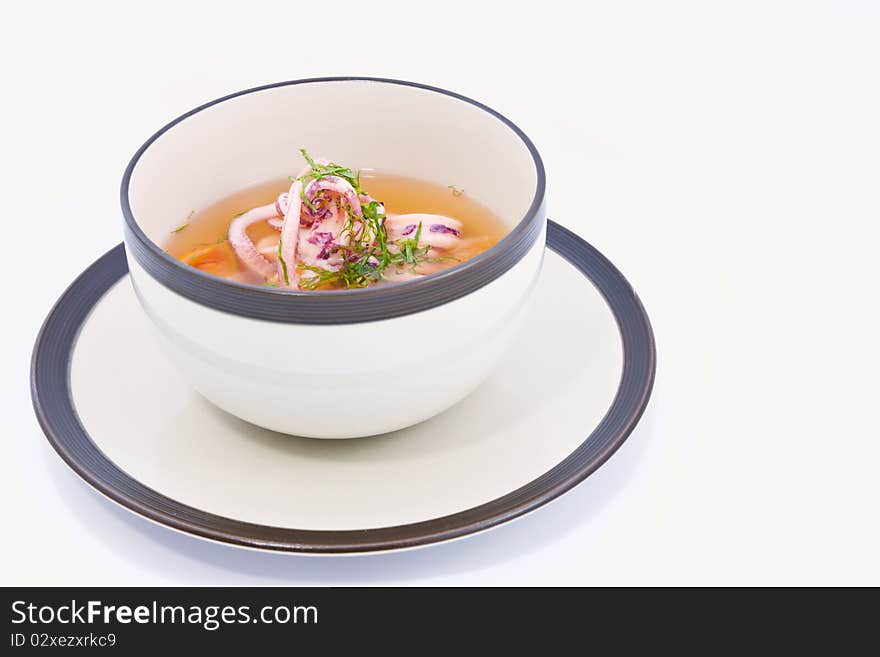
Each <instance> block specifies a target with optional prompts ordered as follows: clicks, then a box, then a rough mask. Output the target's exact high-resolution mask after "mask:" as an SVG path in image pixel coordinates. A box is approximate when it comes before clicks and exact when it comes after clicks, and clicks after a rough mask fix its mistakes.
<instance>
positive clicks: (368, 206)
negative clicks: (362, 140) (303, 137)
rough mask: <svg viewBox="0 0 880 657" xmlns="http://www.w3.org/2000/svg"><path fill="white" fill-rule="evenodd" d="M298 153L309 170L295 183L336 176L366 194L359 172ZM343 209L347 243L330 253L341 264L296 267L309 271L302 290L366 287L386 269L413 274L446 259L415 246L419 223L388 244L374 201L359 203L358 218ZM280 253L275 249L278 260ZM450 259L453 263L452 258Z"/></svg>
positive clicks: (382, 218) (381, 211)
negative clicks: (411, 232) (333, 268)
mask: <svg viewBox="0 0 880 657" xmlns="http://www.w3.org/2000/svg"><path fill="white" fill-rule="evenodd" d="M300 152H301V153H302V156H303V157H304V158H305V160H306V162H308V164H309V167H310V171H309V172H308V173H305V174H303V175H302V176H300V178H299V180H303V181H306V180H319V179H321V178H324V177H326V176H337V177H339V178H342V179H343V180H345V181H347V182H348V183H349V184H350V185H351V186H352V187H353V188H354V191H355V193H356V194H357V195H358V196H361V195H367V194H366V192H365V191H364V190H363V189H362V188H361V186H360V171H358V172H357V173H355V172H354V171H352V170H351V169H349V168H347V167H343V166H340V165H338V164H332V163H331V164H326V165H323V164H318V163H316V162H315V161H314V160H313V159H312V158H311V157H310V156H309V154H308V153H307V152H306V150H305V149H304V148H303V149H300ZM305 187H306V185H305V184H303V189H302V194H303V200H304V201H305V202H306V203H307V204H308V205H309V207H310V208H312V210H314V206H312V204H311V203H309V200H308V199H307V198H306V196H305ZM460 193H461V192H459V194H460ZM344 209H345V210H346V211H347V213H348V220H347V221H346V223H345V225H344V226H343V228H342V230H341V231H340V233H341V235H344V236H345V237H346V238H347V239H346V241H347V242H348V243H347V244H344V245H339V246H336V247H334V248H333V249H332V251H331V252H332V253H335V254H338V255H339V256H340V257H341V258H342V264H341V265H340V267H339V269H337V270H336V271H328V270H326V269H323V268H322V267H314V266H311V265H299V266H298V267H297V268H298V269H299V270H301V271H309V272H311V273H312V274H313V275H312V276H309V277H307V278H303V279H301V280H300V285H301V286H302V287H303V288H304V289H307V290H313V289H315V288H316V287H319V286H322V285H336V286H343V287H367V286H368V285H370V284H372V283H375V282H377V281H379V280H381V279H382V277H383V276H384V275H385V272H386V271H387V270H388V269H389V268H393V269H395V270H401V269H403V268H404V267H407V268H410V269H411V270H412V271H415V270H416V268H417V267H418V266H419V265H421V264H423V263H427V262H439V261H440V260H447V259H449V258H446V257H444V258H429V257H428V252H429V251H430V250H431V247H430V246H419V238H420V237H421V233H422V224H421V222H420V223H419V226H418V228H417V230H416V231H415V234H414V235H413V236H412V237H410V238H407V239H401V240H397V241H396V242H394V243H391V244H389V242H388V231H387V229H386V228H385V209H384V206H383V205H382V204H381V203H380V202H378V201H368V202H366V203H362V204H361V216H358V215H357V214H356V213H355V212H354V210H353V209H352V208H351V207H344ZM280 253H281V251H280V246H279V257H280ZM452 259H453V260H456V258H452ZM282 265H283V263H282ZM286 279H287V273H286V270H285V280H286Z"/></svg>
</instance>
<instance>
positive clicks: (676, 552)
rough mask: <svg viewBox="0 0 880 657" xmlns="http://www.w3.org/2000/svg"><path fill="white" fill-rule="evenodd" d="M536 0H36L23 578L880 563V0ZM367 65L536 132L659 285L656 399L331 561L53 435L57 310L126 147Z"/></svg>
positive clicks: (9, 390)
mask: <svg viewBox="0 0 880 657" xmlns="http://www.w3.org/2000/svg"><path fill="white" fill-rule="evenodd" d="M504 6H506V7H508V9H507V10H501V9H500V8H499V7H497V6H493V5H489V4H488V3H478V2H474V1H473V0H472V1H470V2H464V3H455V2H448V1H445V0H444V2H438V3H430V4H425V5H424V7H421V3H415V2H401V3H390V2H380V1H378V0H373V1H372V2H363V3H356V4H352V3H347V2H342V1H338V0H337V1H335V2H332V3H321V2H306V3H298V2H294V1H292V0H287V1H285V2H279V3H275V4H270V3H261V2H254V1H251V2H247V3H245V2H240V3H236V4H235V5H234V7H235V8H229V9H227V8H225V7H224V6H223V4H222V3H218V2H216V1H215V2H206V3H198V4H197V3H185V2H181V1H179V0H178V1H177V2H171V3H165V2H156V1H155V0H153V1H151V2H138V3H133V2H125V3H121V2H116V3H107V4H98V3H92V2H77V3H72V2H71V3H57V4H56V3H43V2H33V3H23V2H22V3H15V4H14V6H10V7H8V8H7V9H6V10H5V13H4V20H3V24H2V27H0V30H2V38H0V62H2V63H0V66H2V67H3V71H2V72H3V76H2V79H3V100H2V103H0V118H2V120H0V130H2V143H0V181H2V190H3V198H2V204H0V208H2V222H3V223H2V249H3V258H2V262H3V278H2V280H3V283H2V284H3V297H2V299H3V304H2V309H3V322H2V329H0V330H2V335H3V338H2V341H0V349H2V354H0V358H2V360H0V363H2V378H0V383H2V391H0V399H2V400H3V401H2V403H3V412H2V421H3V428H4V430H3V434H2V449H3V454H2V476H0V493H2V494H0V499H2V504H3V526H4V529H3V540H2V548H0V549H2V557H3V558H2V566H0V567H2V571H0V572H2V584H96V585H97V584H120V585H122V584H125V585H128V584H233V583H256V584H285V583H289V584H312V585H315V584H317V585H321V584H351V583H354V584H357V583H367V584H420V583H425V584H660V583H663V584H831V583H834V584H859V583H862V584H868V583H872V584H875V585H876V584H880V561H878V558H877V555H878V554H880V526H878V525H880V523H878V502H880V477H878V467H880V465H878V464H880V431H878V428H877V422H876V413H875V409H876V407H877V402H876V397H877V393H878V388H880V385H878V366H880V357H878V356H880V354H878V336H880V326H878V324H880V321H878V320H880V312H878V304H880V301H878V294H877V289H876V288H877V283H878V281H880V276H878V266H877V252H878V248H880V239H878V238H880V231H878V223H880V91H878V89H880V86H878V81H880V76H878V70H880V39H878V34H880V5H878V4H877V3H873V2H868V1H865V2H841V1H836V2H824V3H820V2H790V3H780V2H766V1H762V2H729V3H720V2H664V3H655V2H644V3H633V2H615V3H593V2H578V3H570V4H567V3H566V4H562V3H559V4H554V3H550V2H546V1H544V2H540V3H504ZM512 7H517V9H516V10H513V9H511V8H512ZM346 74H354V75H373V76H385V77H395V78H401V79H409V80H417V81H422V82H426V83H429V84H434V85H438V86H441V87H445V88H449V89H453V90H456V91H459V92H461V93H464V94H466V95H468V96H471V97H474V98H477V99H479V100H482V101H483V102H485V103H487V104H489V105H490V106H492V107H495V108H496V109H498V110H499V111H501V112H502V113H503V114H505V115H507V116H509V117H510V118H511V119H512V120H514V121H515V122H516V123H518V124H519V125H520V126H521V127H522V128H523V129H524V130H525V131H526V132H527V133H528V134H529V135H530V136H531V137H532V138H533V140H534V141H535V142H536V144H537V145H538V148H539V149H540V151H541V153H542V155H543V157H544V160H545V162H546V165H547V168H548V176H549V184H550V198H551V216H552V217H553V218H555V219H556V220H557V221H559V222H561V223H563V224H565V225H567V226H569V227H572V228H574V229H575V230H577V231H578V232H579V233H580V234H581V235H583V236H584V237H586V238H587V239H588V240H589V241H590V242H592V243H593V244H594V245H596V246H597V247H598V248H599V249H600V250H602V251H603V252H604V253H605V254H606V255H608V256H609V257H610V258H611V259H612V260H613V261H614V262H615V263H616V264H617V265H618V266H619V267H620V268H621V270H622V271H623V272H624V274H625V275H626V276H627V277H628V278H629V279H630V280H631V282H632V283H633V285H634V287H635V288H636V290H637V291H638V292H639V294H640V296H641V298H642V300H643V301H644V303H645V306H646V307H647V310H648V312H649V313H650V316H651V318H652V321H653V323H654V328H655V331H656V337H657V345H658V355H659V365H658V375H657V383H656V388H655V393H654V397H653V400H652V402H651V405H650V407H649V410H648V412H647V414H646V416H645V418H644V420H643V422H642V423H641V425H640V426H639V427H638V429H637V430H636V432H635V433H634V434H633V436H632V437H631V439H630V440H629V441H628V442H627V443H626V444H625V446H624V447H623V448H622V449H621V451H620V452H618V454H617V455H615V456H614V458H613V459H612V460H611V461H610V462H609V463H608V464H607V465H606V466H605V467H603V468H602V469H601V470H600V471H599V472H598V473H597V474H596V475H594V476H593V477H591V478H590V479H589V480H588V481H587V482H586V483H584V484H583V485H582V486H579V487H578V488H577V489H575V490H574V491H573V492H571V493H569V494H568V495H566V496H564V497H563V498H561V499H560V500H558V501H557V502H555V503H554V504H552V505H550V506H549V507H546V508H544V509H542V510H540V511H538V512H536V513H534V514H532V515H531V516H529V517H526V518H524V519H522V520H519V521H517V522H515V523H513V524H510V525H508V526H505V527H502V528H499V529H497V530H495V531H493V532H490V533H487V534H484V535H480V536H476V537H472V538H469V539H466V540H462V541H458V542H456V543H453V544H449V545H443V546H435V547H431V548H428V549H423V550H418V551H414V552H407V553H402V554H397V555H381V556H369V557H349V558H323V559H315V558H306V557H296V556H288V555H266V554H260V553H250V552H245V551H241V550H237V549H234V548H229V547H223V546H218V545H213V544H209V543H205V542H202V541H199V540H197V539H193V538H189V537H186V536H183V535H179V534H174V533H172V532H170V531H168V530H166V529H164V528H161V527H157V526H153V525H151V524H149V523H148V522H146V521H144V520H141V519H140V518H138V517H135V516H133V515H131V514H129V513H128V512H126V511H124V510H121V509H118V508H116V507H115V506H114V505H112V504H111V503H109V502H107V501H105V500H103V499H102V498H100V497H99V496H97V495H96V494H94V493H92V492H91V490H89V489H88V488H87V487H86V486H85V485H84V484H82V483H81V482H80V481H79V480H78V479H77V478H76V477H75V476H74V475H73V474H72V473H70V472H69V471H68V470H67V469H66V468H65V467H64V466H63V465H62V463H61V462H60V460H59V459H58V458H57V457H56V456H55V454H54V453H53V452H52V451H51V449H50V448H49V446H48V444H47V443H46V441H45V439H44V438H43V437H42V435H41V433H40V430H39V428H38V426H37V424H36V421H35V420H34V418H33V413H32V410H31V407H30V400H29V394H28V386H27V380H28V361H29V357H30V349H31V346H32V344H33V339H34V337H35V335H36V332H37V330H38V328H39V325H40V323H41V321H42V320H43V318H44V316H45V314H46V313H47V311H48V310H49V308H50V306H51V304H52V303H53V302H54V300H55V299H56V298H57V297H58V296H59V295H60V294H61V292H62V291H63V290H64V288H65V287H66V286H67V285H68V283H69V282H70V281H71V280H72V279H73V277H74V276H76V275H77V274H78V273H79V272H80V271H81V270H82V269H83V268H85V267H86V266H87V265H88V264H89V263H91V262H92V261H93V260H94V259H95V258H96V257H97V256H98V255H100V254H101V253H103V252H104V251H106V250H107V249H108V248H110V247H112V246H113V245H115V244H116V243H118V242H119V241H120V239H121V220H120V215H119V211H118V200H117V194H118V185H119V180H120V177H121V174H122V170H123V168H124V166H125V164H126V163H127V161H128V159H129V157H130V156H131V155H132V154H133V153H134V151H135V150H136V148H137V147H138V146H139V145H140V144H141V143H142V142H143V141H144V139H145V138H146V137H148V136H149V135H150V134H152V132H153V131H154V130H155V129H157V128H158V127H160V126H161V125H163V124H164V123H165V122H167V121H168V120H170V119H171V118H173V117H175V116H177V115H179V114H181V113H182V112H184V111H186V110H188V109H190V108H192V107H194V106H196V105H198V104H200V103H202V102H204V101H206V100H210V99H212V98H215V97H217V96H220V95H223V94H225V93H227V92H231V91H235V90H238V89H243V88H247V87H251V86H254V85H257V84H261V83H265V82H272V81H277V80H286V79H293V78H299V77H308V76H316V75H346ZM548 430H549V429H548Z"/></svg>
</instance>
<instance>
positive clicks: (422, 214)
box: [166, 151, 507, 290]
mask: <svg viewBox="0 0 880 657" xmlns="http://www.w3.org/2000/svg"><path fill="white" fill-rule="evenodd" d="M302 153H303V156H304V157H305V159H306V161H307V165H306V167H305V168H304V169H303V170H302V171H301V172H300V173H299V175H298V176H297V177H295V178H294V177H291V178H279V179H277V180H272V181H268V182H265V183H261V184H257V185H253V186H251V187H248V188H246V189H243V190H240V191H238V192H236V193H234V194H231V195H230V196H227V197H226V198H224V199H222V200H220V201H218V202H217V203H215V204H214V205H211V206H210V207H207V208H204V209H201V210H198V211H194V212H193V213H191V215H190V216H189V217H187V218H186V219H185V221H184V222H183V223H181V224H180V225H179V226H178V227H177V228H175V229H174V231H172V233H171V235H170V237H169V240H168V243H167V244H166V251H167V252H168V253H169V254H171V255H172V256H173V257H175V258H177V259H179V260H181V261H183V262H185V263H187V264H188V265H190V266H192V267H195V268H197V269H200V270H202V271H205V272H207V273H210V274H214V275H216V276H221V277H223V278H228V279H231V280H236V281H240V282H245V283H252V284H255V285H265V286H269V287H280V288H288V289H303V290H319V289H344V288H358V287H369V286H372V285H381V284H384V283H393V282H402V281H407V280H414V279H418V278H421V277H423V276H427V275H429V274H433V273H436V272H438V271H442V270H444V269H448V268H449V267H452V266H455V265H457V264H459V263H461V262H464V261H465V260H468V259H469V258H472V257H474V256H475V255H477V254H479V253H481V252H483V251H485V250H486V249H488V248H490V247H491V246H493V245H494V244H496V243H497V242H498V241H499V240H500V239H501V238H502V237H503V236H504V234H505V233H506V232H507V229H506V227H505V225H504V223H503V222H502V221H501V220H500V219H499V218H498V217H496V216H494V215H493V214H492V213H491V212H490V211H489V210H488V209H486V208H485V207H484V206H483V205H481V204H480V203H478V202H477V201H475V200H474V199H472V198H470V197H469V196H468V195H467V192H466V190H461V189H458V188H456V187H455V186H453V185H448V186H444V185H440V184H435V183H430V182H426V181H423V180H418V179H415V178H408V177H403V176H396V175H388V174H383V173H381V172H376V171H372V170H363V171H358V172H355V171H352V170H351V169H348V168H346V167H343V166H341V165H338V164H335V163H331V162H329V161H327V160H318V161H315V160H312V159H311V157H309V155H308V153H306V152H305V151H302Z"/></svg>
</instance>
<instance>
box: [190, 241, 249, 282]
mask: <svg viewBox="0 0 880 657" xmlns="http://www.w3.org/2000/svg"><path fill="white" fill-rule="evenodd" d="M181 260H183V261H184V262H185V263H186V264H188V265H190V266H192V267H195V268H196V269H201V270H202V271H204V272H208V273H209V274H214V275H215V276H226V277H228V276H234V275H235V274H238V273H239V272H240V271H241V266H240V265H239V262H238V258H237V257H236V256H235V251H233V250H232V246H230V244H229V241H228V240H223V241H222V242H218V243H217V244H208V245H207V246H199V247H196V248H195V249H193V250H192V251H190V252H189V253H187V254H186V255H185V256H183V257H182V258H181Z"/></svg>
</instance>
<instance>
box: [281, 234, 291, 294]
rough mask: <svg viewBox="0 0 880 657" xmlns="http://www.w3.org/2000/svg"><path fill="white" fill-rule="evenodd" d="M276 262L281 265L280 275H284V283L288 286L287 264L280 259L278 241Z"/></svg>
mask: <svg viewBox="0 0 880 657" xmlns="http://www.w3.org/2000/svg"><path fill="white" fill-rule="evenodd" d="M278 262H280V263H281V273H282V274H283V275H284V283H285V284H286V285H290V276H288V274H287V263H286V262H284V258H282V257H281V240H280V239H279V240H278Z"/></svg>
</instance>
